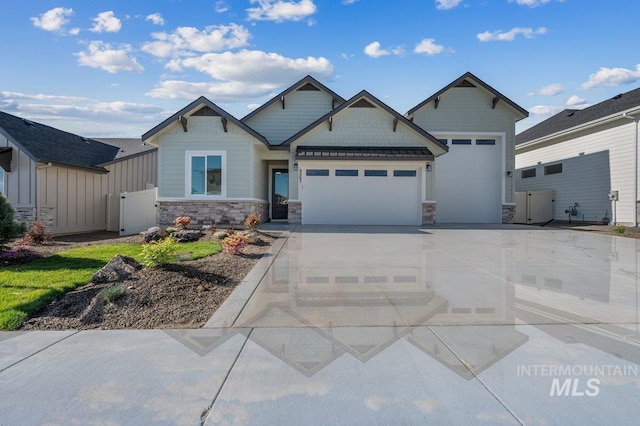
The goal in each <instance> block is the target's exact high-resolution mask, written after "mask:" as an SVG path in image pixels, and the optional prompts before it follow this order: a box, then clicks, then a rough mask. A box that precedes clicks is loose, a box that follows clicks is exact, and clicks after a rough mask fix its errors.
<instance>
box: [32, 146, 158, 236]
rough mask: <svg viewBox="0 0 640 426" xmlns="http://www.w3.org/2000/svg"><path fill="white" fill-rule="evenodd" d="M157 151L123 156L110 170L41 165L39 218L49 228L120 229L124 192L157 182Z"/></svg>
mask: <svg viewBox="0 0 640 426" xmlns="http://www.w3.org/2000/svg"><path fill="white" fill-rule="evenodd" d="M156 161H157V151H155V150H154V151H150V152H148V153H145V154H142V155H137V156H133V157H131V158H123V159H122V160H118V161H115V162H112V163H109V164H106V165H105V166H104V167H105V169H107V170H108V171H109V172H108V173H98V172H93V171H90V170H83V169H76V168H71V167H64V166H58V165H52V166H49V167H46V166H45V167H40V168H38V169H37V170H38V219H39V220H42V221H44V222H45V223H48V224H49V232H51V233H53V234H68V233H76V232H88V231H103V230H105V229H106V230H109V231H117V230H118V229H119V222H120V193H122V192H135V191H141V190H143V189H146V187H147V184H152V185H154V186H156V184H157V167H156Z"/></svg>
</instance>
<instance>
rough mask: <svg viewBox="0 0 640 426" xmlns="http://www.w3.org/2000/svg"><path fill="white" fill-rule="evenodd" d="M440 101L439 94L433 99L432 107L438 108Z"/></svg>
mask: <svg viewBox="0 0 640 426" xmlns="http://www.w3.org/2000/svg"><path fill="white" fill-rule="evenodd" d="M439 103H440V96H438V97H437V98H435V99H434V100H433V108H434V109H438V104H439Z"/></svg>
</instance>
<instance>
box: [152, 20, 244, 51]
mask: <svg viewBox="0 0 640 426" xmlns="http://www.w3.org/2000/svg"><path fill="white" fill-rule="evenodd" d="M151 36H152V37H153V38H154V39H155V40H156V41H151V42H148V43H145V44H144V45H143V46H142V50H143V51H145V52H147V53H150V54H152V55H153V56H156V57H159V58H167V57H172V56H186V55H189V54H191V53H193V52H200V53H202V52H212V51H219V50H224V49H234V48H238V47H244V46H246V45H247V44H248V43H249V39H250V38H251V34H250V33H249V30H247V29H246V28H245V27H243V26H242V25H237V24H229V25H219V26H216V25H213V26H209V27H206V28H205V29H203V30H199V29H197V28H194V27H178V28H176V29H175V30H174V31H173V32H172V33H166V32H158V33H153V34H151Z"/></svg>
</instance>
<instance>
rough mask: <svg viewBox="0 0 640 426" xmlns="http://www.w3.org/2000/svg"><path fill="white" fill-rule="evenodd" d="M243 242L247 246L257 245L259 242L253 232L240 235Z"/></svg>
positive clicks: (244, 232)
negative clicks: (245, 242) (243, 239)
mask: <svg viewBox="0 0 640 426" xmlns="http://www.w3.org/2000/svg"><path fill="white" fill-rule="evenodd" d="M240 235H242V236H243V237H244V238H245V240H247V244H257V243H258V241H260V238H259V237H258V234H257V233H256V232H254V231H243V232H241V233H240Z"/></svg>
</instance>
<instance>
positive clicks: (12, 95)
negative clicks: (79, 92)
mask: <svg viewBox="0 0 640 426" xmlns="http://www.w3.org/2000/svg"><path fill="white" fill-rule="evenodd" d="M0 95H2V97H3V98H5V99H28V100H37V101H56V102H81V101H86V100H87V98H85V97H81V96H66V95H45V94H42V93H38V94H35V95H32V94H28V93H21V92H10V91H3V92H0Z"/></svg>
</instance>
